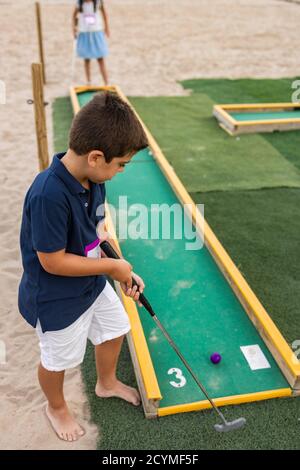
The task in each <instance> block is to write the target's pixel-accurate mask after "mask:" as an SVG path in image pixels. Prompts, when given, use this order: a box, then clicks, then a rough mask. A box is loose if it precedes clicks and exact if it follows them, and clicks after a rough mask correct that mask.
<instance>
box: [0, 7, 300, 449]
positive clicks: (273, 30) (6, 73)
mask: <svg viewBox="0 0 300 470" xmlns="http://www.w3.org/2000/svg"><path fill="white" fill-rule="evenodd" d="M41 4H42V19H43V28H44V44H45V56H46V75H47V86H46V89H45V98H46V100H47V101H48V102H49V106H47V126H48V136H49V149H50V153H51V154H52V152H53V146H52V123H51V107H52V102H53V100H54V98H55V97H57V96H63V95H67V94H68V87H69V85H70V80H71V58H72V36H71V27H70V24H71V12H72V8H73V1H71V2H66V1H65V2H58V1H42V2H41ZM106 4H107V9H108V12H109V16H110V23H111V39H110V41H109V44H110V51H111V54H110V57H109V59H108V68H109V72H110V77H111V83H117V84H118V85H120V86H121V88H122V89H123V91H124V92H125V93H126V94H127V95H149V96H151V95H180V94H185V93H186V92H184V91H183V90H182V89H181V87H180V85H179V84H178V83H177V81H178V80H182V79H187V78H197V77H231V78H237V77H274V78H275V77H288V76H295V75H297V74H298V72H299V68H300V64H299V53H298V50H297V44H298V38H299V24H300V6H299V5H297V4H295V3H290V2H282V1H277V0H213V1H212V2H208V1H206V0H173V1H171V0H159V1H157V0H152V1H150V0H106ZM286 25H288V28H287V27H286ZM0 31H1V44H2V50H1V58H0V60H1V64H0V79H1V80H2V81H4V82H5V85H6V91H7V96H6V104H0V122H1V131H0V132H1V138H0V148H1V171H0V181H1V184H2V190H3V193H2V196H1V205H0V210H1V215H0V246H1V250H0V299H1V306H0V393H1V408H0V429H1V434H0V449H94V448H95V447H96V441H97V439H98V438H100V439H101V430H100V436H98V430H97V429H96V427H95V426H94V425H93V424H91V423H90V421H89V419H90V418H89V409H88V403H87V399H86V396H85V394H84V391H83V385H82V379H81V374H80V369H79V368H77V369H74V370H73V371H70V372H69V373H68V374H67V378H66V387H65V391H66V397H67V400H68V401H69V403H70V405H71V408H72V410H73V411H74V412H75V414H76V416H77V417H78V419H79V421H80V422H81V423H82V424H83V425H84V427H85V428H86V431H87V434H86V436H85V437H84V438H82V439H81V440H80V441H78V442H76V443H65V442H63V441H60V440H59V439H58V438H57V437H56V436H55V434H54V433H53V432H52V430H51V429H50V426H49V424H48V422H47V420H46V418H45V416H44V413H43V407H44V404H45V398H44V396H43V394H42V392H41V391H40V388H39V385H38V381H37V377H36V367H37V364H38V362H39V347H38V342H37V339H36V336H35V332H34V330H33V329H32V328H31V327H30V326H28V325H27V324H26V323H25V322H24V320H23V319H22V318H21V316H20V315H19V313H18V307H17V289H18V283H19V279H20V276H21V273H22V267H21V261H20V252H19V227H20V218H21V211H22V204H23V199H24V195H25V192H26V190H27V188H28V187H29V185H30V183H31V181H32V179H33V178H34V176H35V174H36V173H37V171H38V164H37V152H36V140H35V129H34V117H33V109H32V106H29V105H28V104H27V103H26V100H27V99H28V98H31V97H32V92H31V72H30V64H31V63H32V62H36V61H38V50H37V38H36V29H35V10H34V5H33V2H31V1H25V0H24V1H22V0H16V1H14V2H8V1H7V2H5V1H1V2H0ZM93 75H94V83H96V84H98V83H100V82H99V77H98V71H97V69H96V67H95V66H94V68H93ZM75 83H76V84H82V83H84V79H83V73H82V64H81V61H80V60H77V61H76V74H75ZM4 347H5V349H6V357H5V358H4V357H3V354H2V357H1V350H2V352H3V348H4ZM4 359H5V361H4Z"/></svg>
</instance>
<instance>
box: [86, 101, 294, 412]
mask: <svg viewBox="0 0 300 470" xmlns="http://www.w3.org/2000/svg"><path fill="white" fill-rule="evenodd" d="M93 95H94V93H93V92H88V93H85V92H83V93H79V94H78V99H79V103H80V105H81V106H83V105H84V104H85V103H86V102H87V101H89V100H90V99H91V98H92V96H93ZM106 187H107V197H108V202H109V204H111V205H113V206H114V207H115V208H118V206H119V201H120V200H119V197H120V196H126V197H127V201H126V204H127V205H128V209H130V211H129V212H132V216H131V217H129V220H128V227H130V224H135V225H136V228H139V224H138V223H137V214H138V213H139V209H140V208H141V206H138V205H141V204H142V205H143V207H146V208H147V209H148V216H149V217H148V220H149V226H148V230H147V231H146V232H144V233H143V236H144V238H142V239H137V240H134V239H132V238H127V239H123V240H122V239H120V246H121V249H122V253H123V255H124V257H125V258H126V259H127V260H128V261H130V263H131V264H132V265H133V266H134V270H135V271H136V272H137V273H139V274H140V275H141V276H142V277H143V278H144V280H145V284H146V290H145V294H146V296H147V298H148V299H149V300H150V302H151V304H152V306H153V308H154V310H155V311H156V313H157V316H158V318H159V319H160V320H161V322H162V323H163V325H164V326H165V327H166V329H167V330H168V331H169V333H170V335H171V336H172V337H173V339H174V340H175V342H176V343H177V345H178V346H179V348H180V349H181V351H182V353H183V354H184V355H185V357H186V359H187V360H188V362H189V363H190V365H191V366H192V368H193V369H194V371H195V372H196V374H197V375H198V377H199V378H200V380H201V381H202V382H203V383H204V385H205V386H206V388H207V389H208V391H209V392H210V394H211V395H212V397H213V398H218V397H232V396H236V395H245V394H254V393H258V392H266V391H272V390H273V391H274V390H280V389H289V384H288V383H287V381H286V379H285V378H284V376H283V375H282V373H281V371H280V369H279V368H278V366H277V364H276V362H275V361H274V359H273V357H272V355H271V354H270V352H269V350H268V349H267V347H266V346H265V344H264V342H263V341H262V339H261V337H260V336H259V334H258V332H257V331H256V329H255V327H254V326H253V324H252V323H251V321H250V320H249V318H248V316H247V314H246V313H245V311H244V309H243V308H242V306H241V304H240V303H239V301H238V300H237V298H236V296H235V294H234V293H233V291H232V289H231V287H230V286H229V284H228V283H227V281H226V280H225V278H224V276H223V274H222V273H221V271H220V270H219V268H218V267H217V265H216V263H215V261H214V260H213V258H212V257H211V255H210V253H209V251H208V250H207V249H206V248H205V247H203V248H202V249H200V250H186V243H187V242H189V241H190V240H188V239H187V238H186V237H182V238H179V239H174V238H171V239H168V240H165V239H163V236H162V235H163V234H162V227H161V224H159V231H158V237H157V239H151V238H150V237H149V235H150V231H151V224H150V214H151V210H152V215H153V213H154V212H155V211H157V208H158V206H156V207H153V204H156V205H161V204H167V205H168V206H172V205H173V204H178V199H177V197H176V195H175V193H174V192H173V190H172V188H171V186H170V185H169V183H168V181H167V180H166V178H165V177H164V175H163V174H162V172H161V170H160V168H159V166H158V165H157V163H156V162H155V160H154V158H153V156H152V154H151V153H150V152H149V151H148V150H144V151H142V152H139V154H138V155H136V156H135V157H134V158H133V160H132V162H131V163H130V164H129V165H127V166H126V171H125V173H124V174H119V175H117V176H116V177H115V178H114V179H113V180H112V181H110V182H108V183H107V184H106ZM134 209H135V210H136V212H135V211H134ZM122 210H124V209H122ZM134 212H135V213H134ZM123 216H124V212H121V213H119V217H118V219H117V221H118V222H119V221H120V217H121V218H122V217H123ZM186 220H187V219H186V218H185V216H183V217H182V218H181V219H180V220H178V219H176V218H174V219H172V223H171V233H173V231H174V228H175V226H176V228H177V229H178V230H179V231H180V229H183V226H184V222H185V221H186ZM122 228H123V229H124V227H122ZM140 229H141V230H142V227H141V226H140ZM123 238H125V237H123ZM139 314H140V319H141V322H142V325H143V329H144V334H145V337H146V340H147V344H148V348H149V351H150V355H151V358H152V361H153V365H154V369H155V372H156V375H157V380H158V383H159V387H160V390H161V393H162V396H163V399H162V400H161V402H160V408H164V407H169V406H176V405H182V404H188V403H194V402H199V401H202V400H204V399H205V397H204V395H203V394H202V392H201V391H200V390H199V389H198V387H197V386H196V385H195V383H194V382H193V380H192V378H191V377H190V376H189V373H188V371H187V370H185V368H184V366H183V365H182V364H181V362H180V361H179V359H178V358H177V356H176V355H175V353H174V352H173V350H172V349H171V347H170V345H169V344H168V343H167V341H166V340H165V338H164V337H163V336H162V335H161V333H160V331H159V330H158V329H157V328H156V325H155V323H154V322H153V320H152V319H151V317H150V316H149V315H148V314H147V312H146V311H145V310H144V309H142V308H141V309H139ZM250 345H257V346H259V348H260V349H261V351H262V353H263V355H264V356H265V358H266V359H267V361H268V362H269V366H270V367H268V368H264V369H258V370H252V369H251V368H250V366H249V364H248V362H247V361H246V359H245V357H244V355H243V353H242V351H241V349H240V348H241V347H242V346H250ZM214 352H218V353H220V354H221V355H222V361H221V362H220V363H219V364H217V365H214V364H212V363H211V361H210V355H211V354H212V353H214ZM174 369H175V370H174ZM178 370H179V371H181V372H179V371H178ZM182 376H183V377H184V378H182Z"/></svg>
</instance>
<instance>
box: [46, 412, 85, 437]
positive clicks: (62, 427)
mask: <svg viewBox="0 0 300 470" xmlns="http://www.w3.org/2000/svg"><path fill="white" fill-rule="evenodd" d="M45 412H46V415H47V417H48V419H49V421H50V424H51V426H52V427H53V429H54V431H55V432H56V434H57V436H58V437H59V438H60V439H62V440H63V441H69V442H72V441H77V440H78V439H79V438H80V437H82V436H83V435H84V434H85V432H84V430H83V429H82V427H81V426H79V424H78V423H76V421H75V419H74V418H73V417H72V416H71V414H70V412H69V410H68V407H67V405H65V406H64V407H63V408H60V409H58V410H57V409H53V408H51V407H50V406H49V405H47V406H46V408H45Z"/></svg>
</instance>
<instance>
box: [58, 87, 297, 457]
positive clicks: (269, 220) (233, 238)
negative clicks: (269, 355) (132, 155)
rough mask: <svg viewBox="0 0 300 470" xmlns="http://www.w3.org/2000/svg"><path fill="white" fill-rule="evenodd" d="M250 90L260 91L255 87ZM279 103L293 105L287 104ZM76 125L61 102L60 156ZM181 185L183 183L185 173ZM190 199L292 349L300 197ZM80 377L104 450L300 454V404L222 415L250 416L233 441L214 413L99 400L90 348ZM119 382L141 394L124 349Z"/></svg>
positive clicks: (293, 192) (249, 194)
mask: <svg viewBox="0 0 300 470" xmlns="http://www.w3.org/2000/svg"><path fill="white" fill-rule="evenodd" d="M207 82H208V81H207ZM269 82H270V86H274V87H275V88H276V89H281V88H280V87H279V85H278V84H277V83H276V81H269ZM287 82H288V81H287ZM216 85H217V83H216V81H214V80H211V87H212V88H213V87H215V86H216ZM280 86H281V85H280ZM252 88H253V89H255V86H253V87H252ZM254 99H255V100H256V98H255V97H254V98H253V100H254ZM271 99H273V98H272V97H271ZM273 100H274V99H273ZM280 100H281V101H288V99H287V98H286V99H282V98H281V99H280ZM274 101H276V100H274ZM278 101H279V100H278ZM224 102H227V99H226V100H225V101H224ZM253 102H255V101H253ZM71 119H72V110H71V106H70V102H69V99H68V98H59V99H57V100H56V101H55V103H54V113H53V120H54V134H55V150H56V151H63V150H64V149H66V146H67V136H68V130H69V126H70V122H71ZM151 130H152V129H151ZM169 132H170V131H169ZM298 134H299V133H298V132H286V133H280V134H277V135H276V139H277V142H276V145H274V147H276V148H277V149H278V148H279V149H280V148H282V150H284V149H285V148H286V144H288V143H289V137H288V136H289V135H290V136H291V137H292V136H295V135H298ZM274 137H275V135H274ZM297 138H299V137H297ZM299 143H300V142H299ZM272 145H273V144H272ZM298 148H300V147H298ZM293 149H294V150H295V151H296V150H297V143H296V138H295V140H294V142H293V144H291V145H290V147H289V150H288V152H289V154H288V155H287V154H284V153H282V152H281V153H282V155H284V156H285V157H286V158H288V159H289V160H290V161H292V160H293V159H295V161H294V163H295V166H296V163H297V162H296V152H295V153H294V150H293ZM279 151H280V150H279ZM179 177H181V178H182V175H181V174H180V173H179ZM192 196H193V198H194V200H195V201H196V202H201V203H204V204H205V214H206V217H207V221H208V223H209V224H210V225H211V227H212V228H213V229H214V230H215V232H216V235H217V237H218V238H219V239H220V240H221V241H222V243H224V246H225V248H226V249H227V251H228V252H229V254H230V255H231V256H232V258H233V260H234V261H235V263H236V264H237V266H238V267H239V269H240V270H241V271H242V273H243V275H244V276H245V277H246V279H247V280H248V282H249V283H250V286H251V287H252V288H253V290H254V292H255V293H256V294H257V295H258V297H259V299H260V300H261V301H262V303H263V304H264V306H265V307H266V309H267V311H268V312H269V313H270V315H271V316H272V318H273V320H274V321H275V323H276V324H277V326H278V327H279V328H280V329H281V331H282V333H283V334H284V336H285V337H286V339H287V340H288V341H289V342H290V343H291V342H292V341H294V340H296V339H299V338H300V325H299V315H298V306H299V295H300V294H299V292H300V289H299V280H298V278H299V276H298V271H297V260H298V259H299V243H297V239H298V234H299V221H300V218H299V207H300V204H299V202H300V190H298V189H278V188H276V189H269V190H255V191H239V190H235V191H231V192H217V191H216V192H210V193H200V192H194V193H193V194H192ZM136 268H137V271H138V267H136ZM148 282H149V281H148ZM82 374H83V379H84V383H85V388H86V394H87V399H88V402H89V407H90V412H91V418H92V420H93V421H94V422H95V423H96V425H97V427H98V429H99V440H98V448H99V449H105V450H115V449H121V450H127V449H128V450H130V449H155V450H160V449H170V450H172V449H174V450H181V449H182V450H183V449H187V450H201V449H299V418H300V400H299V398H298V399H297V398H290V399H276V400H270V401H264V402H257V403H252V404H246V405H240V406H234V407H226V408H222V411H223V412H224V414H225V415H226V417H227V419H228V420H231V419H235V418H237V417H240V416H245V418H246V419H247V426H246V427H245V428H244V429H242V430H241V431H237V432H234V433H230V434H218V433H216V432H215V431H214V429H213V425H214V424H215V423H216V422H218V417H216V416H215V414H214V413H213V412H212V411H210V410H207V411H201V412H194V413H185V414H178V415H173V416H166V417H163V418H159V419H156V420H146V419H145V417H144V414H143V411H142V408H141V407H139V408H135V407H133V406H131V405H130V404H127V403H126V402H123V401H121V400H118V399H114V398H112V399H109V400H104V399H102V400H101V399H98V398H96V397H95V394H94V387H95V382H96V374H95V367H94V357H93V348H92V347H91V346H89V347H88V350H87V354H86V357H85V361H84V364H83V366H82ZM118 374H119V378H120V379H121V380H124V381H125V382H127V383H128V384H130V385H132V386H135V378H134V373H133V368H132V364H131V360H130V356H129V352H128V347H127V344H126V342H125V343H124V346H123V349H122V353H121V357H120V362H119V367H118ZM200 379H201V378H200Z"/></svg>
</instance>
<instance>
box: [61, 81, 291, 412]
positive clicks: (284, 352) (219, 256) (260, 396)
mask: <svg viewBox="0 0 300 470" xmlns="http://www.w3.org/2000/svg"><path fill="white" fill-rule="evenodd" d="M103 89H104V87H80V88H79V87H78V88H76V89H75V88H71V90H70V95H71V100H72V104H73V109H74V112H77V111H78V110H79V109H80V107H79V103H78V99H77V96H76V91H77V92H82V91H88V90H99V91H101V90H103ZM109 89H110V90H111V91H115V92H116V93H118V95H119V96H120V97H121V98H122V99H123V100H124V101H126V102H127V103H128V104H129V105H130V106H131V104H130V102H129V101H128V99H127V98H126V96H125V95H124V94H123V93H122V92H121V90H120V88H119V87H118V86H114V87H109ZM299 106H300V105H299ZM131 108H132V109H133V111H134V113H135V114H136V116H137V117H138V119H139V121H140V122H141V125H142V126H143V128H144V130H145V132H146V135H147V138H148V141H149V144H150V148H151V150H152V152H153V156H154V158H155V160H156V161H157V162H158V164H159V166H160V168H161V170H162V172H163V173H164V175H165V176H166V178H167V180H168V181H169V183H170V184H171V187H172V188H173V190H174V192H175V194H176V195H177V197H178V199H179V200H180V202H181V203H182V204H184V205H185V208H186V212H187V213H188V214H189V215H190V217H191V219H192V220H193V223H194V225H195V226H196V228H197V230H198V232H199V233H200V234H202V233H203V232H204V240H205V244H206V246H207V247H208V249H209V250H210V252H211V253H212V255H213V257H214V259H215V261H216V262H217V264H218V265H219V267H220V269H222V271H223V273H225V274H226V275H228V276H229V278H230V281H231V282H230V283H232V285H234V287H235V288H236V290H237V291H238V293H239V294H240V295H241V296H242V297H243V300H244V301H245V304H246V305H248V306H249V307H250V308H251V311H252V312H253V313H254V315H255V317H256V320H257V322H258V324H259V325H260V326H261V327H262V328H263V330H264V332H265V333H266V335H267V337H268V340H270V342H271V343H272V344H273V345H274V347H275V349H276V351H277V352H278V353H279V354H280V359H281V360H280V361H278V358H276V357H275V359H276V361H277V363H278V365H279V366H280V368H281V369H282V371H283V373H284V374H285V376H286V378H287V380H288V381H289V382H290V384H291V386H293V385H294V383H295V382H296V381H297V380H299V379H300V361H299V360H297V358H296V357H295V355H294V353H293V351H292V350H291V349H290V347H289V345H288V344H287V342H286V341H285V339H284V338H283V336H282V335H281V333H280V331H279V330H278V328H277V327H276V325H275V324H274V322H273V321H272V320H271V318H270V317H269V315H268V314H267V312H266V310H265V309H264V307H263V306H262V304H261V303H260V302H259V300H258V299H257V297H256V296H255V294H254V292H253V291H252V290H251V288H250V286H249V285H248V284H247V282H246V281H245V279H244V278H243V276H242V275H241V273H240V271H239V270H238V269H237V267H236V266H235V264H234V263H233V261H232V260H231V258H230V257H229V255H228V254H227V252H226V251H225V249H224V248H223V246H222V245H221V243H220V242H219V241H218V239H217V237H216V236H215V234H214V233H213V231H212V230H211V229H210V227H209V225H208V224H207V223H206V222H205V220H203V218H202V215H201V213H200V212H199V211H198V208H197V207H196V205H195V203H194V201H193V200H192V198H191V197H190V195H189V194H188V192H187V191H186V189H185V187H184V186H183V184H182V183H181V181H180V180H179V178H178V176H177V175H176V173H175V172H174V169H173V168H172V167H171V165H170V164H169V162H168V161H167V160H166V158H165V157H164V155H163V153H162V151H161V150H160V148H159V146H158V144H157V143H156V141H155V140H154V138H153V136H152V135H151V134H150V132H149V130H148V129H147V127H146V126H145V124H144V123H143V121H142V120H141V118H140V117H139V115H138V113H137V112H136V111H135V109H134V108H133V107H132V106H131ZM236 290H235V292H236ZM236 293H237V292H236ZM238 298H239V299H240V300H241V298H240V297H239V296H238ZM124 299H125V305H126V308H128V309H129V312H128V313H130V316H132V317H133V318H135V316H136V315H137V318H138V323H139V325H138V328H141V331H142V336H143V337H144V333H143V329H142V326H141V324H140V320H139V317H138V314H137V310H136V308H135V305H134V303H133V302H132V301H131V299H128V298H127V297H126V296H125V297H124ZM132 304H133V306H134V308H135V312H134V313H132ZM245 310H246V309H245ZM246 312H247V313H248V315H249V312H248V311H247V310H246ZM249 316H250V315H249ZM250 319H251V320H252V321H253V318H252V317H251V316H250ZM253 323H255V322H254V321H253ZM259 332H260V333H261V331H259ZM144 340H145V337H144ZM144 346H146V349H147V351H146V353H145V350H144V353H145V354H146V356H148V355H149V356H148V358H147V359H146V360H147V361H148V360H149V358H150V361H151V357H150V354H149V351H148V347H147V343H146V340H145V343H144ZM138 347H139V346H138V344H137V348H138ZM144 353H143V354H144ZM143 354H142V355H141V357H140V358H139V360H141V361H143V360H144V358H143ZM283 366H284V367H283ZM285 366H286V367H287V368H288V369H289V374H288V375H287V374H286V373H285V372H286V371H285ZM151 367H152V369H153V372H154V368H153V364H152V361H151ZM141 368H142V370H143V368H144V367H143V366H142V365H141ZM154 375H155V372H154ZM146 381H147V378H146ZM155 381H156V384H157V380H156V377H155ZM149 382H151V381H149ZM157 387H158V384H157ZM150 388H151V386H150ZM158 390H159V387H158ZM155 395H157V396H155ZM291 395H292V391H291V390H290V389H282V390H274V391H267V392H258V393H254V394H245V395H240V396H233V397H226V398H222V399H217V400H216V403H217V404H218V400H220V403H221V405H220V406H222V404H223V405H228V404H239V403H246V402H249V401H256V400H265V399H268V398H275V397H280V396H291ZM152 396H153V398H158V399H160V398H161V394H160V392H159V394H158V393H157V391H156V392H155V393H153V395H152ZM195 407H196V408H195ZM206 407H209V403H208V402H206V401H204V402H198V403H196V404H195V403H192V404H187V405H179V406H178V407H176V406H175V407H166V408H160V409H159V410H158V415H159V416H163V415H165V414H171V413H179V412H185V411H192V410H194V409H195V410H196V409H204V408H206ZM176 410H178V411H176Z"/></svg>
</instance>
